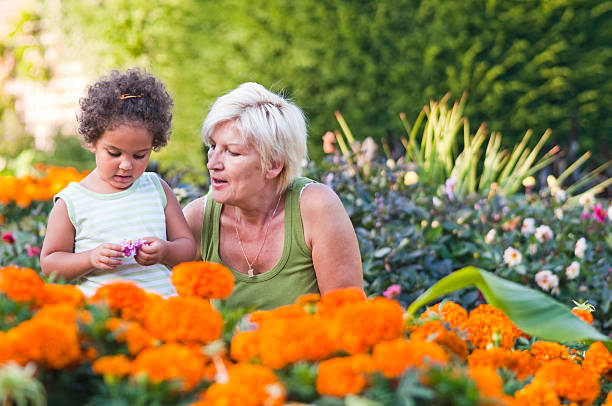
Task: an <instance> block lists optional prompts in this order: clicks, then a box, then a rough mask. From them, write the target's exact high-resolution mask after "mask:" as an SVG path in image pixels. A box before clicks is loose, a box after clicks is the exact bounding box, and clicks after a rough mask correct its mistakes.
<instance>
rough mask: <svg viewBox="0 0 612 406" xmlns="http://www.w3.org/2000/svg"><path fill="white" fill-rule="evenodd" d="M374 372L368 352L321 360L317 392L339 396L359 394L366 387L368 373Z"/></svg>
mask: <svg viewBox="0 0 612 406" xmlns="http://www.w3.org/2000/svg"><path fill="white" fill-rule="evenodd" d="M372 372H373V365H372V359H371V358H370V356H369V355H366V354H357V355H352V356H348V357H337V358H332V359H328V360H325V361H321V362H320V363H319V373H318V375H317V392H319V393H320V394H321V395H331V396H338V397H342V396H346V395H348V394H357V393H359V392H361V391H362V390H363V389H364V388H365V386H366V385H367V383H368V379H367V377H368V374H370V373H372Z"/></svg>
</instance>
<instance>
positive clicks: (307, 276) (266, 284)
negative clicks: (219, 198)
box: [202, 178, 319, 310]
mask: <svg viewBox="0 0 612 406" xmlns="http://www.w3.org/2000/svg"><path fill="white" fill-rule="evenodd" d="M313 182H314V181H313V180H311V179H308V178H297V179H295V180H294V181H293V182H292V183H291V185H290V186H289V187H288V188H287V192H286V199H285V239H284V243H283V253H282V254H281V257H280V259H279V260H278V262H277V263H276V265H275V266H274V267H273V268H272V269H270V270H269V271H267V272H264V273H262V274H259V275H255V276H253V277H249V276H248V275H245V274H243V273H240V272H238V271H236V270H234V269H232V268H229V267H228V268H229V269H230V271H231V272H232V274H233V275H234V280H235V284H234V290H233V292H232V294H231V296H230V297H228V298H227V299H224V300H223V303H224V304H225V305H227V306H229V307H231V308H237V307H248V308H252V307H256V308H257V309H261V310H269V309H274V308H276V307H279V306H284V305H287V304H291V303H293V302H295V299H297V298H298V297H299V296H300V295H303V294H306V293H319V286H318V284H317V277H316V274H315V270H314V266H313V264H312V253H311V251H310V249H309V248H308V246H307V245H306V242H305V241H304V230H303V227H302V217H301V215H300V193H301V191H302V188H303V187H304V186H306V185H307V184H309V183H313ZM222 207H223V205H222V204H221V203H218V202H216V201H215V200H214V199H213V198H212V195H211V194H210V193H209V194H208V195H207V197H206V206H205V208H204V221H203V222H202V223H203V224H202V260H204V261H209V262H215V263H219V264H223V265H225V266H227V265H226V264H224V263H223V261H222V260H221V257H220V256H219V218H220V217H221V209H222Z"/></svg>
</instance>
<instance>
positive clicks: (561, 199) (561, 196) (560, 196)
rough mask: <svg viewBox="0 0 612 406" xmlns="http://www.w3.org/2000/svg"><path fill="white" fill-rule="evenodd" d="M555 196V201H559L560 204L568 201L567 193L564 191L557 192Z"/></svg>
mask: <svg viewBox="0 0 612 406" xmlns="http://www.w3.org/2000/svg"><path fill="white" fill-rule="evenodd" d="M554 196H555V199H557V201H558V202H559V203H563V202H564V201H565V200H566V199H567V193H566V192H565V190H563V189H559V190H557V191H556V192H555V194H554Z"/></svg>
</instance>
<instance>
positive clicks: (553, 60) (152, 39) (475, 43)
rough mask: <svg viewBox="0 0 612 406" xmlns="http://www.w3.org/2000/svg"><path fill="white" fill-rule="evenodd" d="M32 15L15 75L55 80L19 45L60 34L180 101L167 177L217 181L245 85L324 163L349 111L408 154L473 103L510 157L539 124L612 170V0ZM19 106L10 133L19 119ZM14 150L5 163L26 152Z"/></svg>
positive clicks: (72, 7) (158, 7)
mask: <svg viewBox="0 0 612 406" xmlns="http://www.w3.org/2000/svg"><path fill="white" fill-rule="evenodd" d="M4 1H7V0H4ZM9 1H10V0H9ZM30 10H31V12H30V13H29V14H28V15H27V16H26V17H23V15H22V22H23V21H28V23H27V24H26V25H25V28H24V26H23V25H22V27H21V28H20V29H17V30H16V31H15V33H14V35H13V36H12V37H10V38H6V39H4V40H3V41H4V42H3V44H0V50H2V51H3V53H4V56H3V58H6V55H7V53H10V52H12V53H13V56H14V57H15V59H16V61H17V63H16V64H15V66H16V67H15V68H14V69H13V71H12V73H11V75H13V76H16V75H17V76H18V75H22V76H31V77H33V78H36V79H37V80H46V79H48V78H49V77H52V75H53V72H52V71H51V70H45V69H43V68H41V66H43V67H44V63H45V61H44V49H43V48H44V45H41V46H40V48H35V46H38V45H36V44H34V45H30V47H31V48H32V47H34V48H35V49H38V50H39V51H40V53H41V55H42V57H41V58H40V59H39V60H38V62H37V63H32V62H31V61H29V60H27V61H26V60H24V58H21V59H20V56H21V57H22V56H23V50H21V51H20V48H19V46H17V45H15V44H16V43H18V41H16V38H18V37H19V35H23V34H24V33H26V34H28V35H30V36H31V37H33V38H37V36H38V37H39V36H40V35H43V34H44V32H51V31H52V32H54V33H58V35H59V36H60V37H61V40H62V44H63V47H64V48H65V50H67V52H68V53H70V52H72V55H75V56H76V57H77V58H78V59H79V60H81V61H83V63H84V64H85V66H86V74H87V75H88V76H89V77H90V81H91V80H94V79H95V78H96V77H97V76H99V75H101V74H105V73H107V72H108V71H109V70H110V69H113V68H118V69H124V68H127V67H131V66H140V67H144V68H146V69H147V70H149V71H151V72H153V73H154V74H156V75H158V76H159V77H160V78H161V79H162V80H163V81H164V82H165V83H166V84H167V85H168V87H169V89H170V91H171V93H172V95H173V97H174V99H175V104H176V106H175V120H174V131H173V136H172V139H171V141H170V143H169V145H168V146H167V147H166V148H165V149H164V150H163V151H162V152H161V153H159V154H157V155H156V159H159V160H160V161H161V165H162V167H164V168H166V169H175V170H180V169H181V168H189V169H190V170H191V171H193V172H194V173H196V176H197V174H200V175H202V176H203V175H204V173H205V172H204V165H203V161H204V155H203V154H202V147H201V142H200V138H199V127H200V124H201V122H202V120H203V118H204V117H205V115H206V112H207V109H208V108H209V106H210V104H211V103H212V102H213V101H214V100H215V99H216V98H217V97H219V96H220V95H222V94H224V93H226V92H227V91H229V90H231V89H233V88H235V87H237V86H238V85H239V84H240V83H242V82H245V81H257V82H260V83H262V84H263V85H264V86H266V87H269V88H271V89H273V90H276V91H282V92H284V93H285V94H286V95H288V96H290V97H291V98H293V100H294V101H295V102H296V103H297V104H298V105H299V106H300V107H302V108H303V109H304V111H305V112H306V114H307V117H308V120H309V131H310V148H309V153H310V156H311V158H312V159H314V160H318V159H320V158H321V156H322V154H323V153H322V150H321V144H322V142H321V136H322V135H323V134H324V133H325V132H326V131H327V130H334V129H336V128H338V124H337V122H336V120H335V117H334V111H335V110H339V111H340V112H341V113H342V114H343V116H344V118H345V119H346V121H347V122H348V124H349V126H350V127H351V129H352V130H353V133H354V134H355V135H356V137H357V138H358V139H364V138H365V137H367V136H371V137H373V138H374V139H376V140H380V139H383V138H385V139H386V140H387V141H388V143H389V145H391V146H392V147H393V146H394V145H399V137H400V136H403V135H405V130H404V129H403V126H402V123H401V121H400V120H399V113H400V112H404V113H406V116H407V118H408V120H409V121H413V120H414V119H415V118H416V116H417V114H418V112H419V111H420V110H421V109H422V107H423V106H424V105H426V104H427V103H428V102H429V100H430V99H440V98H442V97H443V96H444V95H445V94H446V93H450V97H451V100H458V99H459V98H460V97H461V95H462V94H463V93H464V92H466V93H467V103H466V106H465V115H466V117H469V118H470V120H471V121H472V122H471V128H474V129H475V128H477V127H478V125H479V124H480V123H481V122H486V123H487V128H488V129H490V130H494V131H500V132H501V133H502V134H503V136H504V137H503V138H504V142H506V143H507V144H508V145H507V146H512V145H513V144H514V143H516V142H518V140H519V139H520V138H522V136H523V135H524V133H525V131H526V130H527V129H529V128H531V129H533V130H534V133H535V134H536V135H538V136H539V135H541V134H542V133H543V132H544V131H545V129H546V128H551V129H552V134H553V136H552V139H553V142H549V144H550V145H549V146H552V145H554V144H559V145H560V146H561V148H562V149H564V150H566V151H568V154H569V155H571V156H576V155H577V154H578V153H579V151H584V150H592V151H593V152H594V155H595V156H594V158H595V159H594V161H596V163H597V162H603V161H605V160H607V159H610V158H609V157H610V147H609V145H610V144H611V143H612V114H611V113H612V1H601V0H555V1H552V0H533V1H531V0H529V1H525V0H508V1H496V0H464V1H450V0H429V1H419V0H393V1H391V0H379V1H366V0H360V1H355V0H353V1H351V0H343V1H340V0H316V1H315V0H293V1H290V0H266V1H261V0H252V1H238V0H215V1H207V0H106V1H102V0H41V1H38V2H33V3H32V7H30ZM32 22H33V23H34V24H32ZM28 24H29V25H28ZM32 27H37V28H35V29H33V28H32ZM28 30H29V31H28ZM26 31H27V32H26ZM11 41H12V42H11ZM30 42H32V41H30ZM43 42H44V41H43ZM20 52H21V53H22V55H20ZM9 99H10V98H7V97H3V98H2V103H3V104H4V108H3V110H0V114H2V112H4V114H3V118H2V120H3V123H5V122H7V121H8V120H13V121H14V118H11V117H13V116H14V115H11V114H9V113H10V103H11V101H10V100H9ZM7 106H8V107H7ZM8 127H9V126H7V125H6V124H3V125H2V128H3V137H4V140H3V141H6V139H7V131H9V130H7V128H8ZM13 128H15V126H13ZM10 131H12V133H11V134H14V133H15V130H14V129H13V130H10ZM10 131H9V132H10ZM12 139H15V137H13V138H12ZM20 142H21V143H22V144H23V141H20ZM3 144H4V146H3V147H2V149H1V150H0V153H2V152H4V153H7V151H6V150H7V149H8V148H9V144H10V145H11V147H10V148H13V149H14V150H15V149H19V148H17V147H15V146H14V144H19V142H17V141H14V142H13V143H8V142H3ZM56 145H58V143H56ZM59 145H60V150H61V149H62V146H64V145H66V148H68V149H69V151H70V152H69V153H66V152H61V151H58V152H57V154H56V155H55V156H62V154H63V155H66V156H67V157H77V158H78V152H76V150H78V148H74V142H72V143H70V142H64V141H62V142H60V143H59ZM12 152H14V151H12ZM570 158H571V157H570ZM66 159H67V158H66ZM83 159H87V157H86V155H84V158H83Z"/></svg>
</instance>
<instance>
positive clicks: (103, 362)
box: [91, 355, 132, 377]
mask: <svg viewBox="0 0 612 406" xmlns="http://www.w3.org/2000/svg"><path fill="white" fill-rule="evenodd" d="M91 369H92V370H93V371H94V372H95V373H96V374H99V375H111V376H116V377H122V376H125V375H128V374H129V373H130V372H131V370H132V362H131V361H130V360H129V359H128V358H127V357H126V356H125V355H108V356H106V357H102V358H98V359H97V360H95V361H94V362H93V364H92V365H91Z"/></svg>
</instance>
